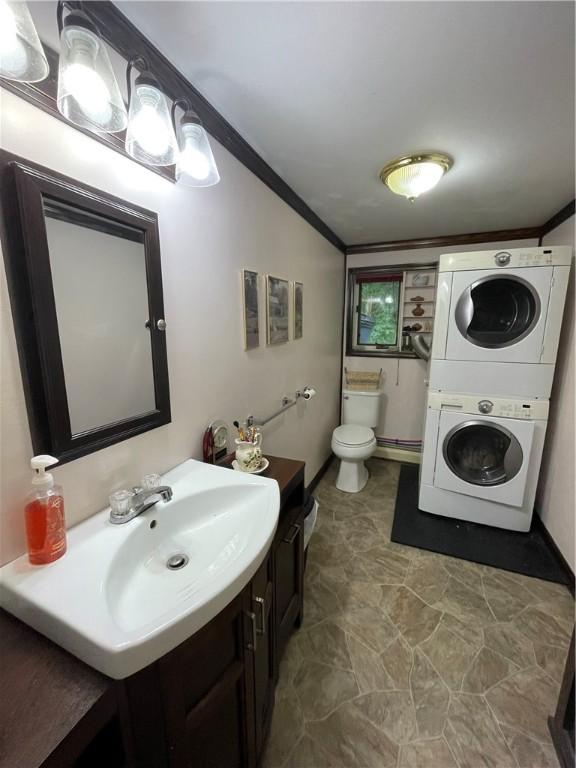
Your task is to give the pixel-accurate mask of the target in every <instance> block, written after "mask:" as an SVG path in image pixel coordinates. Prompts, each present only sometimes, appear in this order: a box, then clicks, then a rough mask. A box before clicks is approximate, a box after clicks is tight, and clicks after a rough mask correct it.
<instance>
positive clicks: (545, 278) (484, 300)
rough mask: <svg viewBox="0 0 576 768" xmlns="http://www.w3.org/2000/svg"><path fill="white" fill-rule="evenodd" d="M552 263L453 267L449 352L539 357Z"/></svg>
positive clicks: (490, 357)
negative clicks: (491, 268)
mask: <svg viewBox="0 0 576 768" xmlns="http://www.w3.org/2000/svg"><path fill="white" fill-rule="evenodd" d="M552 273H553V270H552V268H551V267H527V268H526V269H509V270H506V271H505V272H494V271H490V272H487V271H485V270H476V271H470V272H456V273H454V278H453V284H452V297H451V302H450V317H451V320H450V325H449V329H448V342H447V348H446V357H447V358H448V359H452V360H454V359H456V360H485V361H494V362H499V361H502V362H523V363H537V362H539V361H540V355H541V352H542V343H543V338H544V329H545V324H546V312H547V308H548V298H549V294H550V282H551V279H552Z"/></svg>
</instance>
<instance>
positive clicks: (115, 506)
mask: <svg viewBox="0 0 576 768" xmlns="http://www.w3.org/2000/svg"><path fill="white" fill-rule="evenodd" d="M133 496H134V494H133V493H132V491H127V490H126V489H122V490H121V491H115V492H114V493H111V494H110V496H109V498H108V501H109V502H110V510H111V512H110V514H111V515H113V516H115V517H122V516H123V515H127V514H128V513H129V511H130V504H131V502H132V497H133Z"/></svg>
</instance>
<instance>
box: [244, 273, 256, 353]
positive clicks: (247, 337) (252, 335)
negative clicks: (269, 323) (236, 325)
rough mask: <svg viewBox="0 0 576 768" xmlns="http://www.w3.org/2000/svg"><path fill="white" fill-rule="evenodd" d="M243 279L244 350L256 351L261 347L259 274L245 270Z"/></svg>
mask: <svg viewBox="0 0 576 768" xmlns="http://www.w3.org/2000/svg"><path fill="white" fill-rule="evenodd" d="M241 277H242V321H243V332H244V349H255V348H256V347H259V346H260V320H259V316H258V272H253V271H252V270H250V269H243V270H242V273H241Z"/></svg>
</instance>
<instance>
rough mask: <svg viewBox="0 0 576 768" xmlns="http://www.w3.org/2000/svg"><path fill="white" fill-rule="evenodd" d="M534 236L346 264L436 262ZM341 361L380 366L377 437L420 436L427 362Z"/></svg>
mask: <svg viewBox="0 0 576 768" xmlns="http://www.w3.org/2000/svg"><path fill="white" fill-rule="evenodd" d="M537 244H538V241H537V240H519V241H506V242H498V243H481V244H474V245H468V246H465V245H464V246H462V245H458V246H451V247H445V248H418V249H415V250H406V251H390V252H386V253H358V254H354V255H352V256H348V261H347V268H348V269H352V268H354V267H380V266H394V265H396V264H433V263H434V264H435V263H436V262H437V261H438V260H439V259H440V256H441V254H443V253H461V252H463V251H483V250H490V249H499V248H519V247H522V246H527V245H537ZM345 350H346V340H344V350H343V354H344V365H345V366H347V367H348V368H349V369H351V370H358V371H379V370H380V368H382V369H383V371H382V373H383V389H384V392H383V403H382V410H381V413H380V424H379V426H378V430H377V436H378V437H387V438H394V439H397V440H422V437H423V434H422V433H423V427H424V411H425V399H426V384H425V379H426V374H427V369H428V366H427V363H425V362H424V361H423V360H420V359H413V358H390V357H376V358H371V357H355V356H354V357H347V356H346V354H345Z"/></svg>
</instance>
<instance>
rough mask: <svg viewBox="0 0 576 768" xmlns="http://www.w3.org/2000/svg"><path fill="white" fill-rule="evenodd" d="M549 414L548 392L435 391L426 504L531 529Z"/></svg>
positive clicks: (449, 513) (422, 502) (424, 471)
mask: <svg viewBox="0 0 576 768" xmlns="http://www.w3.org/2000/svg"><path fill="white" fill-rule="evenodd" d="M547 420H548V401H547V400H528V399H519V398H502V397H495V396H493V395H489V396H487V395H464V394H458V393H446V392H437V391H431V392H430V393H429V395H428V407H427V410H426V427H425V433H424V450H423V457H422V467H421V474H420V495H419V504H418V506H419V508H420V509H421V510H422V511H424V512H430V513H432V514H434V515H441V516H444V517H455V518H458V519H459V520H467V521H471V522H475V523H484V524H485V525H492V526H495V527H497V528H507V529H509V530H512V531H528V530H530V524H531V521H532V511H533V506H534V498H535V496H536V486H537V483H538V473H539V470H540V461H541V458H542V449H543V446H544V436H545V433H546V425H547Z"/></svg>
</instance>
